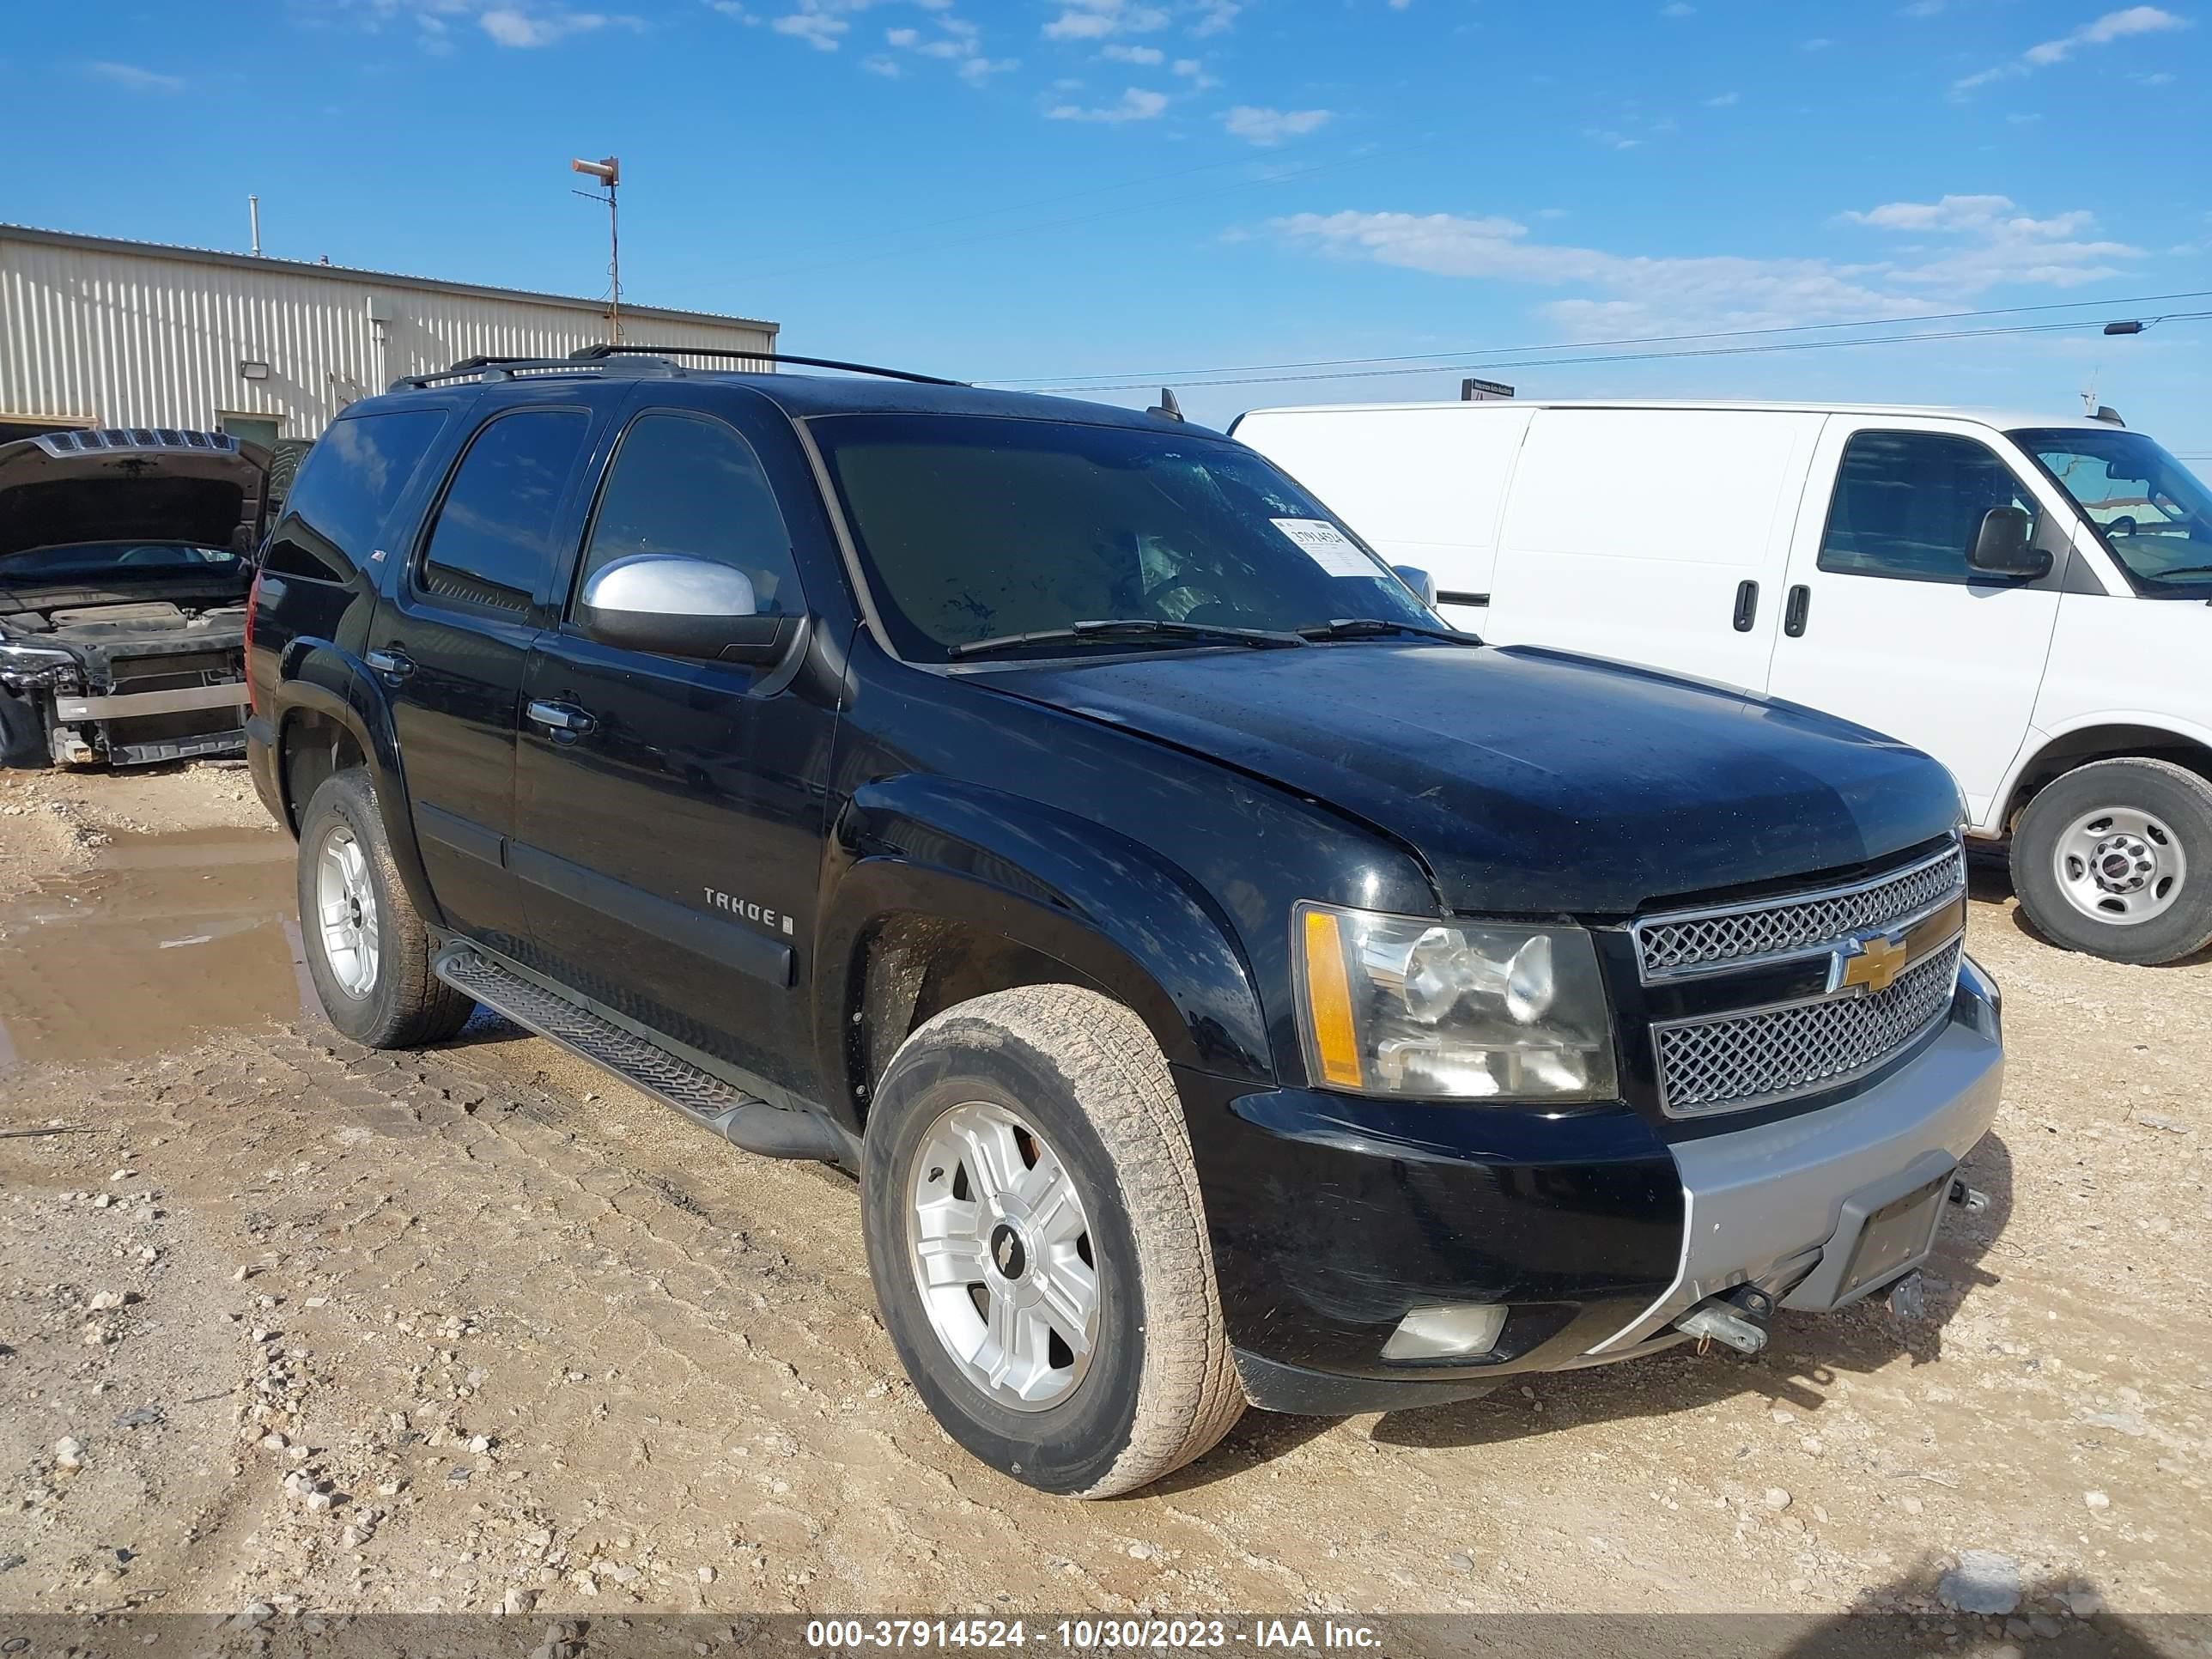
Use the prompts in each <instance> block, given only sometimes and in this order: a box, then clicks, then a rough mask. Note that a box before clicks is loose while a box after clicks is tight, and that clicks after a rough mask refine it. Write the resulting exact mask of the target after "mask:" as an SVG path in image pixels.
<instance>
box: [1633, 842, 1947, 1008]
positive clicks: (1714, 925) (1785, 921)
mask: <svg viewBox="0 0 2212 1659" xmlns="http://www.w3.org/2000/svg"><path fill="white" fill-rule="evenodd" d="M1965 886H1966V853H1965V851H1964V850H1963V849H1962V848H1953V849H1952V850H1951V851H1950V852H1948V853H1946V854H1942V856H1941V857H1938V858H1935V859H1931V860H1927V861H1926V862H1924V863H1922V864H1917V865H1915V866H1912V867H1911V868H1910V869H1906V870H1901V871H1899V872H1897V873H1896V874H1895V875H1893V876H1887V877H1881V878H1876V879H1875V880H1874V881H1871V882H1869V883H1866V884H1863V885H1861V886H1857V887H1849V888H1843V889H1838V890H1834V891H1831V892H1824V893H1810V894H1804V895H1802V896H1796V897H1790V896H1784V897H1781V898H1778V899H1777V900H1775V901H1774V902H1773V903H1771V904H1769V905H1761V906H1756V907H1732V908H1729V909H1727V910H1723V911H1708V912H1705V913H1702V914H1699V915H1683V916H1661V917H1658V918H1656V919H1655V920H1653V921H1647V922H1644V923H1642V924H1640V925H1639V926H1638V927H1637V929H1636V947H1637V953H1638V961H1639V962H1640V963H1641V965H1642V968H1643V973H1644V978H1645V979H1647V980H1650V979H1660V978H1664V977H1666V976H1667V975H1670V974H1679V973H1683V972H1686V971H1689V970H1692V969H1702V968H1705V967H1708V966H1711V965H1715V964H1720V965H1725V964H1727V963H1736V962H1748V961H1751V960H1753V959H1754V958H1756V957H1770V956H1778V955H1784V954H1787V953H1789V952H1790V951H1801V950H1804V949H1806V948H1808V947H1809V946H1815V945H1826V944H1828V943H1830V942H1832V941H1833V940H1836V939H1845V938H1848V937H1850V935H1851V934H1852V933H1857V931H1858V930H1860V929H1861V928H1865V927H1888V926H1889V925H1890V924H1891V923H1892V922H1894V921H1899V920H1900V919H1901V918H1903V917H1905V916H1910V915H1917V914H1918V913H1919V912H1921V911H1923V910H1926V909H1928V908H1930V907H1931V906H1933V905H1935V904H1936V903H1937V902H1939V901H1941V900H1942V899H1944V898H1946V897H1948V896H1950V895H1951V894H1953V893H1954V892H1957V891H1959V890H1961V889H1963V888H1964V887H1965Z"/></svg>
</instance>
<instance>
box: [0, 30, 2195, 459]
mask: <svg viewBox="0 0 2212 1659" xmlns="http://www.w3.org/2000/svg"><path fill="white" fill-rule="evenodd" d="M601 3H605V5H606V6H607V7H608V9H597V8H598V6H599V4H601ZM623 3H624V0H591V4H590V5H589V6H588V7H587V6H585V5H574V6H571V5H566V4H562V3H554V0H492V3H486V0H259V3H256V0H225V3H223V4H222V5H220V6H218V7H215V8H207V7H191V8H187V7H181V6H179V7H150V8H149V7H127V6H117V5H103V4H85V5H82V6H76V7H70V8H63V7H40V8H30V7H18V8H15V9H14V11H15V15H13V16H11V20H10V23H9V33H8V36H7V38H6V40H4V42H0V83H4V84H6V85H7V86H8V88H9V97H10V102H11V105H12V106H13V109H14V118H13V119H11V120H10V121H9V128H10V130H11V131H15V132H17V133H18V134H32V135H37V136H38V137H37V139H36V142H33V143H27V144H26V145H24V146H22V147H21V148H20V149H19V151H18V159H17V161H16V163H15V165H13V166H11V167H10V168H9V173H8V178H7V181H6V183H5V184H4V185H0V219H5V220H13V221H16V222H27V223H31V224H39V225H46V226H51V227H54V228H63V229H71V230H82V231H88V232H94V233H98V234H107V235H113V236H122V237H133V238H143V239H147V240H159V241H173V242H181V243H187V244H191V245H196V246H221V247H231V248H243V247H244V246H245V243H246V206H245V198H246V194H247V192H249V191H256V192H258V194H259V195H260V197H261V200H262V211H263V222H264V243H265V245H266V248H267V251H268V252H271V253H276V254H281V255H285V256H289V257H297V258H316V257H318V256H319V255H328V256H329V258H331V260H332V262H333V263H336V264H351V265H362V266H368V267H372V268H377V269H385V270H402V271H411V272H418V273H423V274H429V275H436V276H447V277H452V278H456V279H459V280H465V281H473V282H482V283H507V284H513V285H516V286H522V287H530V288H540V289H554V290H557V291H561V292H574V293H592V292H596V291H598V290H599V289H600V288H601V287H602V286H603V285H604V283H605V243H604V233H605V222H604V216H603V215H601V214H600V213H599V212H598V211H597V210H595V209H594V208H593V207H592V205H591V204H588V203H586V202H584V201H580V200H578V199H577V198H576V197H574V196H572V195H571V194H570V193H569V190H570V186H571V185H574V184H576V183H579V182H580V181H578V180H575V179H572V178H571V177H570V176H569V174H568V172H567V167H566V163H567V161H568V158H569V157H570V156H572V155H592V156H596V155H605V154H608V153H615V154H618V155H620V156H621V157H622V160H623V172H624V176H625V180H626V182H625V185H624V188H623V232H624V234H623V246H624V264H623V288H624V292H625V295H626V296H627V297H628V298H629V300H630V301H633V302H637V303H650V304H664V305H673V306H684V307H697V308H701V309H708V310H720V311H726V312H730V313H737V314H741V315H749V316H758V317H768V318H772V319H775V320H776V321H778V322H780V323H781V324H782V325H783V326H784V330H785V333H784V342H785V345H786V348H787V349H790V350H793V351H800V352H811V353H815V354H818V355H823V356H855V357H860V358H867V359H874V360H878V361H888V362H899V363H903V364H908V365H911V366H914V367H917V368H926V369H931V370H935V371H938V372H942V373H947V374H955V375H957V376H959V377H961V378H963V379H987V380H1015V379H1023V380H1037V381H1040V382H1058V381H1063V380H1067V379H1069V378H1071V377H1074V376H1079V375H1084V376H1097V377H1101V378H1102V379H1103V380H1104V381H1105V382H1107V383H1109V384H1110V383H1112V382H1114V381H1115V380H1123V379H1147V380H1148V379H1151V378H1154V377H1157V376H1158V375H1159V374H1164V373H1167V372H1170V371H1177V372H1178V373H1176V380H1177V381H1178V383H1179V385H1180V386H1182V388H1183V391H1182V401H1183V404H1184V406H1185V408H1186V409H1187V410H1188V411H1189V412H1191V413H1192V414H1193V415H1194V416H1197V417H1199V418H1202V419H1206V420H1210V421H1213V422H1225V421H1226V420H1227V419H1228V418H1229V417H1230V416H1232V415H1234V414H1235V413H1237V411H1238V410H1243V409H1246V408H1250V407H1256V406H1260V405H1264V404H1274V403H1285V402H1304V401H1343V400H1352V399H1372V398H1418V397H1449V396H1454V395H1456V390H1457V383H1458V374H1459V373H1460V372H1462V370H1469V371H1477V372H1483V373H1486V374H1492V376H1494V377H1495V378H1500V379H1504V380H1510V381H1513V382H1516V384H1518V385H1519V386H1522V388H1523V389H1524V392H1526V393H1529V394H1537V395H1553V396H1564V397H1583V396H1599V395H1615V394H1623V395H1645V396H1668V395H1680V396H1690V397H1698V396H1720V395H1746V396H1759V397H1801V398H1864V399H1888V398H1905V399H1911V400H1915V401H1936V402H1954V403H1962V402H1981V403H1986V402H2002V403H2004V404H2008V405H2012V406H2018V407H2022V408H2027V409H2033V410H2043V411H2048V412H2051V413H2068V412H2074V411H2076V410H2079V408H2080V407H2081V404H2080V400H2079V395H2078V394H2079V392H2080V391H2081V388H2082V387H2084V386H2087V385H2089V384H2090V383H2091V382H2092V380H2094V383H2095V385H2096V386H2097V388H2098V391H2099V394H2100V397H2101V398H2103V400H2104V401H2106V402H2107V403H2110V404H2114V405H2115V406H2117V407H2118V408H2119V409H2120V410H2121V411H2122V412H2123V414H2124V415H2125V416H2127V417H2128V418H2129V420H2130V423H2131V424H2136V425H2139V426H2142V427H2145V428H2148V429H2150V430H2152V431H2154V432H2155V433H2157V434H2158V435H2160V436H2161V437H2163V438H2164V439H2165V440H2166V442H2167V443H2168V445H2169V447H2172V448H2174V449H2176V450H2177V451H2180V452H2183V453H2191V454H2195V455H2212V400H2208V398H2207V396H2206V391H2207V375H2206V368H2207V358H2206V356H2205V346H2206V344H2207V343H2208V341H2212V323H2208V322H2205V321H2189V320H2177V321H2173V322H2169V323H2166V324H2164V325H2160V326H2158V327H2154V328H2153V329H2151V330H2150V331H2148V332H2146V333H2144V334H2143V335H2142V336H2139V337H2134V338H2124V339H2106V338H2103V337H2101V336H2100V335H2098V334H2097V333H2096V331H2094V330H2089V331H2078V332H2064V331H2051V332H2042V333H2032V334H2021V335H2016V336H2003V337H1977V338H1965V339H1956V340H1951V341H1945V342H1936V343H1918V344H1911V345H1887V346H1868V347H1863V348H1857V349H1817V350H1803V351H1785V352H1769V353H1759V354H1741V353H1739V354H1736V355H1729V356H1674V357H1671V358H1668V359H1663V360H1658V361H1639V362H1588V361H1583V362H1564V363H1563V362H1550V361H1547V360H1549V359H1552V358H1555V357H1558V356H1563V355H1571V356H1582V357H1584V358H1587V357H1589V356H1616V355H1618V353H1619V352H1620V351H1621V350H1633V351H1642V352H1650V351H1682V350H1685V349H1704V348H1707V347H1723V348H1734V347H1741V346H1743V345H1748V344H1763V343H1775V342H1778V341H1782V340H1796V341H1820V340H1832V339H1835V338H1838V337H1847V336H1848V335H1849V334H1850V331H1837V330H1833V329H1829V330H1825V331H1815V332H1812V333H1809V334H1802V335H1787V336H1777V335H1765V336H1759V337H1750V338H1741V339H1732V340H1698V341H1678V342H1675V343H1669V344H1658V345H1648V344H1647V345H1641V346H1637V347H1632V348H1615V349H1598V348H1589V349H1584V350H1583V351H1581V352H1577V353H1561V352H1556V351H1548V350H1547V351H1540V352H1534V353H1524V354H1522V356H1526V357H1528V358H1531V359H1533V360H1534V361H1529V362H1522V363H1516V361H1515V357H1514V356H1513V355H1512V354H1510V353H1509V352H1506V351H1504V349H1505V348H1510V347H1530V346H1548V345H1553V344H1565V343H1578V342H1591V341H1613V340H1624V339H1636V340H1642V339H1646V338H1648V337H1653V336H1674V335H1686V334H1690V333H1693V332H1705V331H1729V330H1742V329H1784V328H1799V327H1804V326H1807V325H1833V324H1838V323H1851V322H1858V321H1862V320H1863V319H1900V318H1902V319H1922V318H1935V317H1938V316H1941V315H1942V313H1956V312H1962V311H1978V310H1983V309H1985V308H1992V307H2035V306H2050V305H2057V304H2063V303H2067V302H2071V301H2106V300H2112V299H2119V298H2123V297H2132V296H2142V295H2168V294H2177V293H2182V292H2185V291H2189V290H2197V289H2212V257H2208V255H2212V167H2208V166H2207V165H2206V159H2205V158H2206V157H2207V156H2208V155H2212V99H2208V98H2207V97H2206V96H2205V95H2204V91H2203V89H2204V88H2205V87H2206V86H2207V85H2208V84H2212V4H2204V3H2203V0H2176V3H2174V4H2172V5H2171V6H2149V5H2137V6H2117V7H2115V6H2113V5H2112V4H2110V3H2108V0H2107V3H2101V4H2100V3H2099V0H2087V3H2062V0H1890V3H1881V0H1876V3H1847V0H1796V3H1773V0H1769V3H1759V0H1674V3H1666V0H1644V3H1608V4H1595V3H1584V4H1577V3H1573V0H1555V3H1552V4H1547V5H1530V4H1527V3H1507V0H1332V3H1303V4H1298V3H1290V0H659V3H648V0H629V5H628V7H627V9H619V10H617V9H613V8H614V7H616V6H620V5H623ZM2200 5H2202V6H2203V10H2202V12H2201V14H2200V11H2199V10H2198V9H2197V7H2198V6H2200ZM2205 310H2212V298H2203V299H2196V300H2177V301H2166V302H2162V303H2160V304H2142V305H2130V306H2126V307H2121V308H2120V309H2119V310H2118V312H2107V311H2105V310H2100V309H2095V308H2091V309H2087V310H2082V311H2049V312H2035V313H2022V314H2021V315H2018V316H2015V317H2000V318H1990V319H1978V320H1972V321H1965V322H1954V323H1941V322H1928V323H1919V324H1912V325H1893V326H1890V327H1888V328H1886V329H1883V330H1879V331H1877V332H1887V333H1896V332H1901V331H1906V330H1907V328H1910V327H1917V328H1923V329H1929V330H1962V329H1973V328H1987V327H1996V326H2005V325H2040V324H2045V323H2051V322H2059V321H2067V320H2069V319H2081V318H2085V317H2087V318H2093V319H2096V320H2100V321H2101V320H2103V319H2105V317H2106V316H2107V315H2110V314H2145V315H2155V314H2158V313H2160V312H2161V311H2181V312H2185V311H2205ZM1417 355H1426V356H1428V357H1429V359H1430V362H1431V364H1434V365H1439V366H1442V367H1432V366H1425V365H1421V364H1416V365H1413V367H1414V368H1418V369H1419V372H1416V373H1407V374H1390V375H1387V376H1377V375H1364V376H1362V377H1359V378H1324V372H1323V371H1319V370H1288V371H1275V372H1274V373H1278V374H1287V375H1289V376H1291V378H1283V379H1275V378H1262V376H1263V374H1267V373H1268V372H1267V371H1261V370H1256V369H1255V370H1249V371H1247V372H1244V373H1225V374H1205V373H1198V372H1194V371H1201V370H1211V369H1224V370H1243V369H1244V366H1251V365H1273V364H1282V363H1293V364H1307V363H1315V362H1337V361H1338V360H1343V359H1354V358H1359V359H1371V358H1383V357H1403V356H1417ZM1344 367H1346V368H1361V369H1364V368H1376V367H1391V368H1401V367H1406V366H1405V365H1395V364H1394V365H1376V364H1373V363H1363V364H1352V365H1345V366H1344ZM1239 379H1245V380H1255V381H1257V383H1254V384H1244V385H1225V386H1211V385H1204V384H1198V383H1199V382H1203V381H1208V380H1239ZM1103 395H1106V396H1108V397H1109V398H1112V399H1113V400H1115V401H1124V402H1127V401H1136V402H1142V401H1146V398H1145V397H1144V396H1143V395H1142V394H1139V393H1135V392H1109V393H1106V394H1103ZM2200 470H2202V469H2200Z"/></svg>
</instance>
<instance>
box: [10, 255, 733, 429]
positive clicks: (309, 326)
mask: <svg viewBox="0 0 2212 1659" xmlns="http://www.w3.org/2000/svg"><path fill="white" fill-rule="evenodd" d="M372 312H374V318H373V317H372ZM375 318H381V319H384V320H383V321H382V323H381V325H380V324H379V323H378V322H377V321H376V320H375ZM624 323H625V327H624V333H625V334H626V335H628V336H629V337H631V338H637V339H650V340H652V341H653V342H654V343H661V344H668V345H685V346H711V347H715V348H719V349H726V350H732V351H763V352H766V351H773V350H774V349H775V330H774V328H773V327H763V326H755V325H747V324H744V323H739V322H736V321H732V322H728V323H722V322H716V321H710V320H703V319H695V318H690V317H686V318H684V319H680V320H679V319H673V318H671V317H669V316H667V315H666V314H665V313H654V314H651V315H641V316H639V317H638V318H636V319H635V321H633V320H632V319H631V318H630V316H629V313H627V312H626V313H624ZM605 338H606V319H605V317H604V316H603V315H602V314H601V312H600V309H599V307H597V306H596V305H592V304H590V303H587V302H583V301H575V302H569V303H562V302H560V301H550V300H545V299H539V298H535V297H521V296H501V297H492V296H489V295H476V294H466V293H452V292H445V291H441V290H439V289H423V288H414V287H410V286H407V285H404V284H396V283H380V282H379V281H378V280H377V279H376V278H375V277H374V276H368V275H365V274H362V273H358V272H353V271H346V270H331V271H330V272H329V273H328V274H324V273H323V272H321V271H319V270H316V269H315V268H314V267H312V266H308V267H301V266H300V265H297V264H289V263H278V262H273V261H272V262H269V264H268V268H267V269H266V270H263V269H261V268H259V266H258V264H255V265H247V264H243V263H229V262H225V261H219V260H215V259H205V260H202V259H196V258H193V257H192V256H191V253H190V252H187V251H179V252H177V253H176V254H173V255H172V254H169V253H167V251H164V252H161V253H158V254H155V253H138V252H118V251H115V250H112V249H111V248H108V247H77V246H68V245H64V244H57V243H52V242H44V241H35V240H25V239H22V238H19V237H17V236H14V235H11V234H9V233H8V232H7V231H5V230H0V421H37V420H52V421H55V422H68V423H80V422H97V423H98V424H100V425H103V426H173V427H196V428H202V429H213V428H215V427H216V426H217V425H218V424H219V422H220V420H221V417H222V416H225V415H232V416H258V417H262V418H265V419H274V420H276V421H279V422H282V430H281V432H280V434H279V435H280V436H283V437H288V438H312V437H314V436H316V435H318V434H319V433H320V432H321V431H322V429H323V428H324V426H325V424H326V423H327V422H329V421H330V419H331V416H334V415H335V414H337V411H338V410H341V409H343V408H344V407H345V406H346V405H347V404H349V403H352V402H354V401H355V400H356V399H357V398H364V397H368V396H370V395H372V394H373V393H375V392H381V391H382V390H383V389H384V388H385V387H386V386H387V385H389V384H390V383H391V381H392V380H393V379H395V378H396V377H398V376H399V375H402V374H423V373H426V372H428V371H431V370H435V369H441V368H446V367H447V365H449V364H451V363H454V362H459V360H460V359H462V358H464V357H471V356H478V355H480V354H482V355H489V356H547V357H552V356H566V355H567V354H568V353H569V352H571V351H574V350H575V349H577V348H578V347H580V346H586V345H590V344H592V343H596V342H598V341H600V340H604V339H605ZM241 362H258V363H266V364H267V365H268V366H269V374H268V378H267V379H265V380H246V379H245V378H244V377H243V376H242V375H241V374H240V372H239V365H240V363H241Z"/></svg>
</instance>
